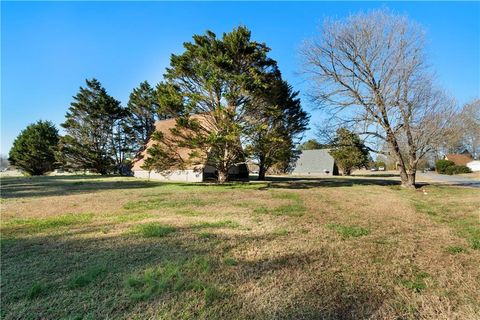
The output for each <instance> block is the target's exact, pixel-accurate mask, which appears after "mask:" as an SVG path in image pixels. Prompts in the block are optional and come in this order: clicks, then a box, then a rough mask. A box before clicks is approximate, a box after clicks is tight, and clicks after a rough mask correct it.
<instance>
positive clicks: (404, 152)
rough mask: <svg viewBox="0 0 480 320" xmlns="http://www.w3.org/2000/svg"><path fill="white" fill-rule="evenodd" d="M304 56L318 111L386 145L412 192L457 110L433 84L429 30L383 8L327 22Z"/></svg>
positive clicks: (309, 42)
mask: <svg viewBox="0 0 480 320" xmlns="http://www.w3.org/2000/svg"><path fill="white" fill-rule="evenodd" d="M301 53H302V56H303V57H304V62H305V72H306V74H308V75H309V76H310V78H311V83H312V92H311V94H312V97H313V99H314V101H315V102H316V103H318V105H319V107H321V108H324V109H325V110H327V111H330V112H331V114H332V119H331V120H332V121H336V122H337V123H338V124H341V125H342V126H347V127H349V128H351V129H355V131H356V132H357V133H358V134H361V135H364V136H365V137H366V139H367V140H368V139H369V138H370V139H376V140H377V141H383V142H384V143H385V144H386V145H387V146H388V153H389V154H390V155H391V156H392V157H393V158H394V159H395V160H396V161H397V165H398V168H399V170H400V177H401V181H402V186H405V187H414V186H415V175H416V169H417V164H418V161H419V160H420V159H421V158H422V157H423V156H424V155H425V154H426V153H427V152H428V151H429V150H430V149H431V148H432V146H433V145H435V143H436V141H437V140H438V139H439V138H441V137H442V133H443V130H444V129H445V127H446V124H447V123H448V119H449V118H450V117H451V116H452V115H453V112H454V108H453V105H454V103H453V101H452V100H451V99H449V98H447V97H446V95H445V94H444V93H443V92H442V91H441V90H438V89H436V88H435V86H434V84H433V81H432V75H431V73H430V72H429V68H428V66H427V65H426V59H425V54H424V32H423V30H422V29H421V28H420V27H419V26H418V25H416V24H415V23H413V22H411V21H409V20H408V19H407V18H406V17H404V16H399V15H395V14H393V13H390V12H388V11H383V10H382V11H372V12H370V13H367V14H356V15H352V16H349V17H348V18H347V19H345V20H340V21H334V20H329V19H327V20H326V21H325V23H324V25H323V28H322V31H321V35H320V37H318V38H316V39H313V40H311V41H307V42H306V44H305V45H304V47H303V49H302V51H301ZM377 144H378V143H377ZM371 151H374V152H378V153H384V152H382V151H381V150H372V149H371Z"/></svg>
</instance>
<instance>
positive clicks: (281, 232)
mask: <svg viewBox="0 0 480 320" xmlns="http://www.w3.org/2000/svg"><path fill="white" fill-rule="evenodd" d="M272 234H273V235H275V236H280V237H281V236H288V234H289V232H288V230H287V229H285V228H280V229H275V230H273V232H272Z"/></svg>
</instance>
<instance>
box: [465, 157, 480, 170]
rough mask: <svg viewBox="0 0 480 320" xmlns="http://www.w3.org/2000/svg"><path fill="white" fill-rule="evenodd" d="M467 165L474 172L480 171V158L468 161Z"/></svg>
mask: <svg viewBox="0 0 480 320" xmlns="http://www.w3.org/2000/svg"><path fill="white" fill-rule="evenodd" d="M467 167H469V168H470V170H472V171H473V172H476V171H480V160H474V161H470V162H469V163H467Z"/></svg>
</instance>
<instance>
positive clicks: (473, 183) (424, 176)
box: [417, 171, 480, 188]
mask: <svg viewBox="0 0 480 320" xmlns="http://www.w3.org/2000/svg"><path fill="white" fill-rule="evenodd" d="M417 177H418V180H425V181H426V182H438V183H442V184H447V185H452V186H462V187H474V188H480V180H476V179H471V178H466V177H460V176H449V175H445V174H438V173H436V172H431V171H429V172H427V173H422V172H418V173H417Z"/></svg>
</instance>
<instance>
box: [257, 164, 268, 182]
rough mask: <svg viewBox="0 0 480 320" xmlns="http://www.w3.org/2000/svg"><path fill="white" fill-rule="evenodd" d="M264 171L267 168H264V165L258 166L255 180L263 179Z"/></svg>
mask: <svg viewBox="0 0 480 320" xmlns="http://www.w3.org/2000/svg"><path fill="white" fill-rule="evenodd" d="M266 172H267V170H265V167H263V166H260V167H259V169H258V179H257V180H261V181H264V180H265V173H266Z"/></svg>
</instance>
